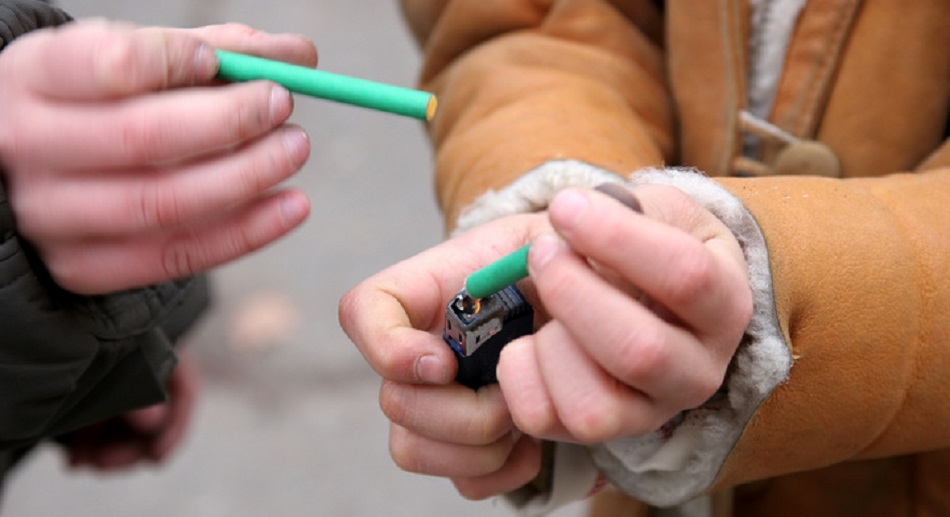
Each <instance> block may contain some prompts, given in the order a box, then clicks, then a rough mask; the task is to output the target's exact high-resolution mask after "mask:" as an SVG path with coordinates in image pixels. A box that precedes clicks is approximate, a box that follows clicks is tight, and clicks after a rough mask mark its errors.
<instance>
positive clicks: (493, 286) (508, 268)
mask: <svg viewBox="0 0 950 517" xmlns="http://www.w3.org/2000/svg"><path fill="white" fill-rule="evenodd" d="M529 247H530V245H526V246H524V247H523V248H520V249H518V250H516V251H513V252H511V253H509V254H508V255H505V256H504V257H501V258H500V259H498V260H496V261H494V262H492V263H491V264H488V265H487V266H485V267H483V268H481V269H479V270H478V271H476V272H474V273H472V274H471V275H469V276H468V278H466V279H465V291H466V292H467V293H468V295H469V296H471V297H472V298H484V297H486V296H491V295H493V294H495V293H497V292H498V291H501V290H502V289H504V288H505V287H508V286H509V285H511V284H513V283H515V282H517V281H519V280H521V279H523V278H525V277H527V276H528V248H529Z"/></svg>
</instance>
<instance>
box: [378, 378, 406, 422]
mask: <svg viewBox="0 0 950 517" xmlns="http://www.w3.org/2000/svg"><path fill="white" fill-rule="evenodd" d="M379 408H380V409H381V410H382V412H383V415H385V416H386V418H388V419H389V421H390V422H393V423H396V424H399V425H402V426H405V425H406V424H407V420H408V414H409V412H408V410H407V409H406V408H407V405H406V397H405V396H404V394H403V390H401V389H399V387H398V385H396V384H395V383H393V382H386V381H384V382H383V384H382V386H381V387H380V389H379Z"/></svg>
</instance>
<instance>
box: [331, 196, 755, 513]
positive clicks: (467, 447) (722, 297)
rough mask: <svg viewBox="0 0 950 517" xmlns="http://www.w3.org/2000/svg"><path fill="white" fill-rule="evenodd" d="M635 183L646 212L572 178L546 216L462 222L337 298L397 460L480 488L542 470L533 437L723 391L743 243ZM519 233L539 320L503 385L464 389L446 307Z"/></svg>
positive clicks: (581, 431)
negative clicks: (373, 380) (376, 386)
mask: <svg viewBox="0 0 950 517" xmlns="http://www.w3.org/2000/svg"><path fill="white" fill-rule="evenodd" d="M633 192H634V194H635V196H636V199H637V200H638V201H639V204H640V206H641V207H642V210H643V213H642V214H640V213H636V212H634V211H632V210H630V209H629V208H627V207H626V206H624V205H622V204H621V203H618V202H617V201H615V200H614V199H611V198H610V197H608V196H605V195H603V194H601V193H598V192H595V191H593V190H588V189H568V190H566V191H563V192H561V193H559V194H558V195H557V196H556V197H555V198H554V199H553V200H552V202H551V204H550V206H549V208H548V210H547V212H544V213H538V214H531V215H518V216H510V217H506V218H504V219H500V220H497V221H494V222H491V223H488V224H485V225H483V226H481V227H479V228H476V229H474V230H471V231H468V232H466V233H463V234H461V235H459V236H458V237H456V238H453V239H451V240H448V241H446V242H444V243H442V244H440V245H439V246H436V247H434V248H432V249H430V250H427V251H425V252H423V253H421V254H419V255H417V256H415V257H412V258H410V259H408V260H405V261H403V262H401V263H399V264H396V265H394V266H392V267H390V268H388V269H386V270H384V271H382V272H380V273H378V274H377V275H375V276H373V277H371V278H369V279H367V280H365V281H364V282H362V283H361V284H360V285H358V286H356V287H355V288H354V289H352V290H351V291H350V292H349V293H347V294H346V296H344V298H343V299H342V301H341V303H340V321H341V324H342V326H343V328H344V330H345V331H346V333H347V335H348V336H349V337H350V339H351V340H352V341H353V342H354V343H355V344H356V346H357V347H358V348H359V350H360V351H361V353H362V354H363V356H364V357H365V358H366V360H367V361H368V362H369V364H370V365H371V366H372V367H373V368H374V369H375V370H376V372H377V373H378V374H379V375H380V376H381V377H382V378H383V382H382V387H381V390H380V405H381V407H382V410H383V412H384V414H385V415H386V416H387V417H388V418H389V420H390V421H391V426H390V452H391V455H392V457H393V459H394V461H395V462H396V463H397V464H398V465H399V466H400V467H401V468H403V469H405V470H407V471H411V472H417V473H422V474H428V475H435V476H443V477H448V478H450V479H451V480H452V482H453V483H454V484H455V486H456V488H457V489H458V491H459V492H460V493H461V494H462V495H463V496H465V497H467V498H471V499H482V498H486V497H490V496H493V495H497V494H501V493H505V492H508V491H511V490H514V489H516V488H518V487H520V486H522V485H524V484H525V483H527V482H528V481H530V480H531V479H532V478H533V477H534V476H535V475H536V474H537V472H538V469H539V466H540V456H541V455H540V444H539V440H540V439H547V440H557V441H563V442H574V443H581V444H592V443H597V442H601V441H604V440H609V439H613V438H619V437H628V436H640V435H644V434H647V433H650V432H652V431H654V430H656V429H658V428H659V427H660V426H662V425H663V424H664V423H665V422H666V421H667V420H669V419H670V418H671V417H672V416H674V415H675V414H677V413H679V412H680V411H683V410H687V409H690V408H694V407H697V406H698V405H700V404H702V403H703V402H704V401H705V400H707V399H708V398H709V397H710V396H712V395H713V394H714V393H715V392H716V391H717V390H718V388H719V387H720V385H721V383H722V381H723V379H724V376H725V371H726V367H727V365H728V364H729V361H730V359H731V358H732V355H733V354H734V352H735V350H736V348H737V346H738V343H739V341H740V339H741V336H742V333H743V331H744V330H745V328H746V326H747V325H748V323H749V321H750V319H751V314H752V298H751V291H750V288H749V283H748V276H747V269H746V264H745V260H744V257H743V255H742V252H741V249H740V247H739V244H738V242H737V241H736V239H735V237H734V236H733V235H732V234H731V233H730V231H729V230H728V228H726V227H725V226H724V225H723V224H722V223H721V222H720V221H719V220H718V219H717V218H716V217H715V216H714V215H713V214H712V213H710V212H709V211H707V210H706V209H704V208H703V207H701V206H700V205H699V204H697V203H696V202H695V201H693V200H692V199H691V198H689V197H688V196H686V195H685V194H684V193H682V192H680V191H679V190H677V189H674V188H672V187H664V186H642V187H638V188H637V189H635V190H634V191H633ZM525 243H531V248H530V251H529V253H528V266H529V271H530V277H529V279H528V280H526V281H524V282H522V283H521V284H519V285H520V286H521V287H522V290H523V291H525V292H526V295H527V296H528V297H529V298H530V299H531V300H532V304H533V305H534V306H535V308H536V310H537V312H538V313H539V316H538V317H536V325H535V326H536V332H535V333H534V334H533V335H531V336H527V337H524V338H521V339H519V340H516V341H514V342H512V343H510V344H509V345H508V346H507V347H506V348H505V349H504V351H503V352H502V355H501V359H500V361H499V364H498V368H497V374H498V385H497V386H488V387H484V388H481V389H479V390H478V391H472V390H470V389H468V388H465V387H463V386H461V385H458V384H456V383H454V382H453V381H452V379H453V378H454V375H455V371H456V363H455V358H454V356H453V355H452V352H451V351H450V350H449V348H448V347H447V346H446V345H445V343H444V342H443V341H442V339H441V329H442V324H443V318H444V311H445V303H446V302H447V301H448V300H449V299H450V298H451V297H452V296H453V295H454V294H455V293H456V292H458V290H459V289H460V288H461V286H462V285H463V282H464V279H465V276H466V275H467V274H469V273H470V272H472V271H474V270H476V269H478V268H479V267H481V266H483V265H485V264H487V263H489V262H491V261H492V260H495V259H497V258H499V257H500V256H502V255H504V254H505V253H507V252H509V251H511V250H514V249H517V248H518V247H520V246H522V245H523V244H525Z"/></svg>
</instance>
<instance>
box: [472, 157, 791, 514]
mask: <svg viewBox="0 0 950 517" xmlns="http://www.w3.org/2000/svg"><path fill="white" fill-rule="evenodd" d="M605 182H612V183H624V182H625V181H624V179H623V178H621V177H620V176H618V175H616V174H613V173H611V172H609V171H606V170H603V169H599V168H597V167H594V166H591V165H589V164H586V163H582V162H578V161H569V160H564V161H551V162H548V163H545V164H543V165H541V166H539V167H537V168H535V169H533V170H532V171H530V172H529V173H527V174H526V175H524V176H522V177H521V178H519V179H518V180H517V181H515V182H514V183H512V184H511V185H509V186H508V187H506V188H505V189H502V190H501V191H489V192H486V193H485V194H483V195H482V196H481V197H479V198H478V199H477V200H476V201H475V202H474V203H473V204H472V205H471V206H470V207H468V209H466V210H465V211H464V212H463V213H462V214H461V215H460V217H459V221H458V226H457V230H456V231H457V232H461V231H465V230H466V229H469V228H472V227H474V226H477V225H480V224H483V223H485V222H488V221H490V220H492V219H496V218H499V217H502V216H505V215H512V214H516V213H524V212H532V211H540V210H544V209H545V208H546V207H547V205H548V202H549V201H550V200H551V199H552V198H553V197H554V195H555V194H556V193H557V192H558V191H560V190H561V189H563V188H565V187H568V186H588V187H594V186H597V185H599V184H601V183H605ZM627 184H628V185H634V186H635V185H642V184H666V185H671V186H674V187H677V188H679V189H680V190H682V191H684V192H686V193H687V194H689V195H690V196H692V197H693V198H694V199H696V200H697V201H698V202H699V203H700V204H702V205H703V206H704V207H706V208H707V209H708V210H710V211H711V212H712V213H713V214H715V215H716V216H717V217H719V218H720V219H721V220H722V221H723V222H724V223H725V224H726V225H727V226H728V227H729V228H730V230H732V232H733V233H734V234H735V235H736V237H737V239H738V240H739V242H740V244H741V245H742V248H743V252H744V254H745V257H746V261H747V264H748V267H749V278H750V284H751V288H752V292H753V301H754V307H755V309H754V314H753V318H752V322H751V323H750V325H749V327H748V329H747V330H746V334H745V337H744V339H743V342H742V344H741V345H740V347H739V350H738V351H737V352H736V354H735V356H734V357H733V362H732V364H731V366H730V371H729V375H728V377H727V379H726V382H725V388H726V392H725V396H724V397H720V398H717V399H715V402H710V403H709V404H707V405H704V406H702V407H700V408H697V409H695V410H692V411H689V412H687V413H686V414H685V415H683V420H682V422H680V423H679V425H678V426H676V427H675V429H674V430H673V433H672V435H671V436H669V438H668V439H664V438H661V437H660V435H659V434H658V433H653V434H650V435H647V436H644V437H639V438H626V439H618V440H613V441H610V442H606V443H602V444H598V445H595V446H593V447H590V448H589V452H590V454H591V458H592V459H593V462H594V463H595V464H596V466H597V467H598V468H599V469H600V470H601V471H602V472H603V473H604V474H605V475H606V476H607V478H608V479H609V480H610V481H611V482H612V483H613V484H614V485H616V486H617V487H618V488H620V489H621V490H623V491H625V492H627V493H628V494H630V495H633V496H635V497H637V498H638V499H640V500H642V501H644V502H647V503H649V504H652V505H655V506H672V505H677V504H682V503H684V502H687V501H690V500H691V499H693V498H695V497H697V496H699V495H701V494H702V493H703V492H704V491H705V490H706V489H708V488H709V487H710V485H711V484H712V483H713V481H714V480H715V478H716V476H717V475H718V473H719V470H720V469H721V468H722V465H723V464H724V462H725V459H726V457H727V456H728V454H729V452H730V451H731V450H732V448H733V447H734V445H735V444H736V442H737V441H738V440H739V437H740V435H741V434H742V431H743V429H744V428H745V426H746V424H747V422H748V421H749V419H750V418H751V416H752V414H753V413H754V412H755V410H756V409H757V408H758V406H759V405H760V404H761V403H762V402H763V401H764V400H765V398H766V397H767V396H768V395H769V394H770V393H771V392H772V391H773V390H774V389H775V388H776V387H777V386H778V385H779V384H781V383H782V382H783V381H784V380H785V379H786V378H787V376H788V372H789V369H790V368H791V355H790V353H789V350H788V347H787V346H786V343H785V339H784V336H783V334H782V332H781V329H780V327H779V322H778V319H777V316H776V312H775V305H774V300H773V293H772V284H771V275H770V271H769V262H768V252H767V249H766V244H765V238H764V236H763V235H762V233H761V231H760V230H759V227H758V225H757V224H756V222H755V220H754V219H753V217H752V215H751V214H750V213H749V212H748V210H746V209H745V207H744V206H743V205H742V203H741V201H739V199H738V198H736V197H735V196H733V195H732V194H730V193H729V192H728V191H726V190H725V189H724V188H722V187H721V186H719V184H717V183H716V182H714V181H713V180H711V179H709V178H707V177H706V176H704V175H702V174H701V173H698V172H696V171H693V170H687V169H645V170H641V171H637V172H635V173H634V174H633V175H631V177H630V181H629V182H628V183H627ZM560 468H563V466H562V465H558V464H557V463H556V464H555V469H554V470H555V472H554V475H555V479H557V478H558V476H560V475H562V474H559V473H558V470H559V469H560ZM580 477H583V478H584V479H586V478H587V477H588V476H580ZM555 485H557V483H555ZM581 488H585V489H586V488H589V487H579V486H578V487H575V488H574V489H573V490H571V491H572V492H574V493H580V492H582V490H581ZM565 490H566V489H565ZM542 497H544V498H545V499H549V500H561V498H560V497H558V496H557V495H553V494H552V495H546V496H542ZM531 506H532V505H531V504H529V502H527V501H524V500H521V501H519V504H517V505H516V507H520V508H528V507H531ZM538 506H548V505H546V504H542V505H535V506H534V508H537V507H538Z"/></svg>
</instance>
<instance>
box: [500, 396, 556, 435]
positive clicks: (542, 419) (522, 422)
mask: <svg viewBox="0 0 950 517" xmlns="http://www.w3.org/2000/svg"><path fill="white" fill-rule="evenodd" d="M511 419H512V421H513V423H514V425H515V427H517V428H518V429H520V430H521V431H523V432H524V433H526V434H529V435H532V436H548V435H550V434H551V433H552V432H553V431H554V430H555V429H556V428H557V424H558V422H559V420H558V416H557V412H556V411H555V409H554V406H552V405H551V404H550V403H542V404H530V405H525V406H523V407H518V408H512V409H511Z"/></svg>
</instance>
